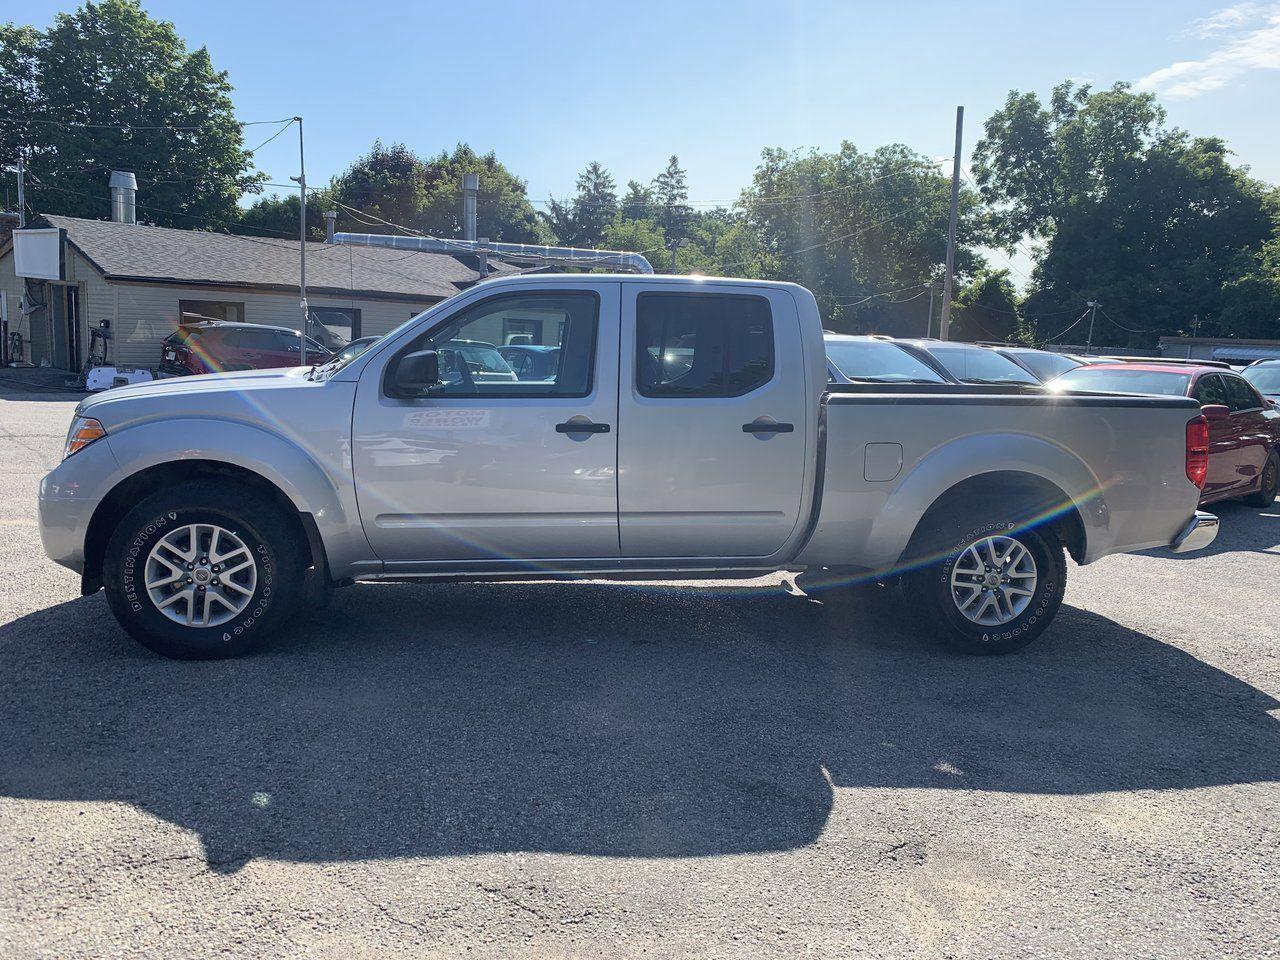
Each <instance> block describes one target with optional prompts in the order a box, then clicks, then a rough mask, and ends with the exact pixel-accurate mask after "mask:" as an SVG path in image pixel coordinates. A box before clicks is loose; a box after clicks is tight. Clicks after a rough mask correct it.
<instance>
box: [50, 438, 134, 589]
mask: <svg viewBox="0 0 1280 960" xmlns="http://www.w3.org/2000/svg"><path fill="white" fill-rule="evenodd" d="M109 442H110V438H108V437H103V438H102V439H101V440H95V441H94V442H93V443H91V444H89V446H87V447H85V448H84V449H83V450H81V451H80V452H79V453H77V454H75V455H74V456H71V457H68V458H67V459H65V460H63V461H62V462H61V463H60V464H58V465H57V466H56V467H54V468H53V470H51V471H50V472H49V473H48V474H47V475H46V476H45V477H44V479H43V480H41V481H40V496H39V500H38V501H37V506H38V508H39V518H40V541H41V543H42V545H43V546H44V552H45V553H46V554H47V555H48V557H49V559H50V560H53V561H54V562H55V563H58V564H61V565H62V566H64V567H67V568H68V569H71V570H74V571H75V572H76V573H83V572H84V559H85V558H84V543H85V535H86V534H87V533H88V530H89V521H90V519H92V517H93V513H94V511H95V510H96V509H97V507H98V503H99V502H100V501H101V500H102V496H103V494H104V493H105V492H106V491H107V490H110V489H111V487H112V486H113V485H114V481H115V480H116V478H117V477H118V474H119V469H120V468H119V464H117V463H116V458H115V456H114V455H113V454H112V453H111V449H110V447H109V445H108V444H109Z"/></svg>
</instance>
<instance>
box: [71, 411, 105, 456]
mask: <svg viewBox="0 0 1280 960" xmlns="http://www.w3.org/2000/svg"><path fill="white" fill-rule="evenodd" d="M106 435H107V431H106V430H105V429H104V428H103V426H102V424H100V423H99V422H98V421H97V420H95V419H93V417H76V418H75V419H74V420H72V421H71V429H70V430H68V431H67V446H66V449H65V450H63V451H62V459H63V460H65V459H67V457H69V456H71V455H72V454H73V453H79V452H80V451H81V450H83V449H84V448H85V447H87V446H88V445H89V444H91V443H93V441H95V440H98V439H100V438H102V437H105V436H106Z"/></svg>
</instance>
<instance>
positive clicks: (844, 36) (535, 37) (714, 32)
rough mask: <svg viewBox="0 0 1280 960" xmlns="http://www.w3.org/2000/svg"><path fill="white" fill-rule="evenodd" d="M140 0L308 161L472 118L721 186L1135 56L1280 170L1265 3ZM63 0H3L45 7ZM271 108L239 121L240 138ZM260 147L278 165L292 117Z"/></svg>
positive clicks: (1106, 72)
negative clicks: (771, 164)
mask: <svg viewBox="0 0 1280 960" xmlns="http://www.w3.org/2000/svg"><path fill="white" fill-rule="evenodd" d="M144 2H145V6H146V7H147V9H148V10H149V11H150V12H151V13H152V15H153V16H158V17H162V18H164V19H168V20H172V21H173V22H174V23H175V24H177V27H178V30H179V32H180V33H181V34H182V35H183V36H184V37H185V38H186V40H187V41H188V43H189V44H192V45H197V44H205V45H207V46H208V47H209V49H210V51H211V53H212V55H213V58H214V62H215V64H216V65H217V66H219V67H220V68H222V69H226V70H228V71H229V72H230V75H231V81H232V83H233V84H234V85H235V88H236V90H235V101H236V105H237V110H238V113H239V116H240V118H241V119H242V120H263V119H271V118H275V117H286V116H290V115H293V114H300V115H301V116H303V117H304V118H305V120H306V132H307V164H308V172H309V179H310V181H311V182H312V183H313V184H319V183H322V182H324V181H326V180H327V179H328V177H329V176H330V175H332V174H336V173H339V172H341V170H342V169H343V168H344V167H345V166H346V165H348V164H349V163H350V162H351V161H352V160H353V159H354V158H355V157H357V156H358V155H359V154H361V153H362V152H365V151H367V150H368V148H369V146H370V144H372V142H373V141H374V139H375V138H382V139H383V140H384V141H386V142H392V141H403V142H405V143H406V144H408V145H409V146H410V147H411V148H413V149H414V150H416V151H418V152H421V153H431V152H435V151H438V150H440V149H443V148H450V147H452V146H453V145H454V144H455V143H457V142H459V141H467V142H469V143H471V144H472V145H473V146H474V147H476V148H477V149H479V150H481V151H486V150H490V149H493V150H496V151H497V153H498V156H499V157H500V158H501V159H502V160H503V161H504V162H505V163H506V164H507V165H508V166H509V167H510V168H511V169H512V170H513V171H514V172H516V173H517V174H518V175H519V176H521V177H524V178H525V179H526V180H527V181H528V183H529V189H530V194H531V196H532V197H533V199H534V200H535V201H544V200H545V199H546V198H547V197H548V196H552V195H554V196H563V195H565V194H566V193H568V192H570V191H571V190H572V186H573V181H574V178H575V176H576V174H577V172H578V171H579V170H581V168H582V167H583V166H584V165H585V164H586V163H587V162H588V161H589V160H599V161H601V162H602V163H604V164H605V166H606V167H608V168H609V169H610V170H611V171H612V172H613V174H614V176H615V178H616V179H617V180H618V182H619V184H622V183H624V182H625V181H626V180H627V179H629V178H636V179H640V180H646V181H647V180H649V179H650V178H651V177H652V176H653V175H654V174H655V173H657V172H658V170H660V169H661V167H662V166H663V165H664V163H665V160H666V157H667V156H668V155H669V154H671V153H677V154H679V155H680V158H681V161H682V163H683V164H684V166H685V167H686V168H687V169H688V171H689V183H690V194H691V198H692V199H693V200H694V201H698V202H703V201H731V200H732V199H733V198H735V197H736V196H737V194H738V191H739V190H740V189H741V188H742V186H744V185H745V184H746V183H747V182H748V181H749V179H750V177H751V174H752V171H753V169H754V168H755V165H756V162H757V159H758V157H759V153H760V150H761V148H763V147H765V146H782V147H787V148H796V147H819V148H823V149H830V148H833V147H835V146H836V145H837V144H838V143H839V142H840V141H841V140H842V139H849V140H852V141H853V142H854V143H856V144H857V145H858V146H859V147H862V148H865V149H871V148H874V147H876V146H878V145H880V144H884V143H889V142H893V141H901V142H904V143H906V144H908V145H909V146H911V147H913V148H915V149H917V150H920V151H921V152H924V153H926V154H929V155H932V156H935V157H945V156H949V155H950V153H951V140H952V136H953V131H952V123H953V117H954V110H955V107H956V105H957V104H964V105H965V107H966V117H967V129H966V137H965V140H966V152H967V151H968V150H969V149H971V148H972V145H973V143H974V142H975V141H976V139H977V136H978V135H979V132H980V124H981V122H982V120H983V119H985V117H986V116H987V115H989V114H990V113H991V111H992V110H993V109H994V108H996V107H997V106H998V105H999V104H1000V103H1001V101H1002V100H1003V98H1004V96H1005V94H1006V92H1007V91H1008V90H1009V89H1010V88H1012V87H1017V88H1020V89H1033V90H1037V91H1040V92H1041V93H1042V94H1043V93H1046V92H1047V91H1048V90H1049V88H1050V87H1051V86H1052V85H1053V84H1054V83H1056V82H1058V81H1060V80H1062V79H1064V78H1066V77H1072V78H1081V79H1087V80H1091V81H1094V82H1096V83H1099V84H1109V83H1110V82H1112V81H1114V80H1118V79H1123V80H1132V81H1141V80H1143V79H1144V78H1145V83H1146V85H1147V86H1149V87H1151V88H1152V89H1155V90H1157V92H1160V93H1161V94H1162V97H1163V101H1164V103H1165V105H1166V107H1167V108H1168V110H1169V114H1170V118H1171V120H1172V122H1174V123H1175V124H1177V125H1179V126H1183V127H1186V128H1187V129H1189V130H1191V131H1192V132H1194V133H1199V134H1216V135H1219V136H1222V137H1224V138H1225V139H1226V140H1227V142H1228V144H1229V145H1230V146H1231V147H1232V148H1233V149H1234V150H1235V151H1236V153H1237V155H1238V159H1239V160H1240V161H1242V162H1245V163H1248V164H1250V165H1251V166H1252V167H1253V169H1254V172H1255V173H1256V174H1257V175H1258V176H1261V177H1263V178H1264V179H1267V180H1270V181H1272V182H1280V153H1278V149H1277V148H1278V147H1280V124H1277V122H1276V121H1277V111H1276V109H1275V105H1276V104H1278V103H1280V3H1239V4H1235V5H1234V6H1224V5H1223V4H1221V3H1217V4H1215V3H1212V2H1210V3H1204V2H1191V0H1165V2H1161V3H1159V4H1156V3H1126V2H1116V0H1112V2H1107V3H1096V2H1077V3H1074V4H1063V3H1061V2H1055V3H1052V4H1050V3H1001V4H996V3H982V2H969V3H966V4H963V5H957V4H954V3H932V2H929V3H911V2H906V3H896V4H884V3H874V4H873V3H849V2H846V3H838V2H830V3H829V2H793V3H787V2H783V0H772V2H756V3H738V4H730V3H700V2H695V0H686V2H683V3H667V2H659V0H648V2H646V3H643V4H610V3H606V2H602V0H594V2H589V3H588V2H547V3H543V4H537V5H535V4H532V3H503V2H496V0H490V2H489V3H485V4H464V3H449V4H445V3H436V2H412V3H410V2H399V3H392V2H382V0H366V2H363V3H351V2H350V0H343V2H327V0H324V2H311V3H307V4H306V5H305V6H304V5H300V4H299V5H292V4H284V3H264V2H261V0H258V2H253V3H249V2H242V0H219V2H216V3H209V2H207V0H200V2H193V0H144ZM70 5H71V0H64V2H62V3H54V2H47V0H25V2H24V3H23V4H21V6H20V8H18V10H14V9H13V8H10V10H11V12H10V14H9V16H14V15H15V14H16V15H17V17H19V18H20V19H22V20H25V21H27V22H30V23H33V24H35V25H37V26H41V27H43V26H47V25H48V24H49V23H50V22H51V21H52V19H53V16H54V14H55V13H56V12H57V11H58V10H59V9H67V8H68V7H69V6H70ZM19 11H20V12H19ZM270 130H271V128H269V127H251V128H249V130H248V135H247V140H248V143H249V145H251V146H252V145H253V144H255V143H256V142H258V141H259V140H260V139H262V138H263V137H265V136H266V135H267V134H268V133H270ZM260 132H261V133H262V136H261V137H260V136H259V133H260ZM258 159H259V165H260V167H261V168H262V169H264V170H265V171H267V172H268V173H269V174H270V175H271V177H272V179H273V180H276V181H285V178H287V177H288V176H289V175H291V174H295V173H296V172H297V169H296V140H295V139H293V137H292V134H290V135H286V136H283V137H280V138H279V139H277V140H276V141H275V142H274V143H272V144H270V145H269V146H268V147H266V148H264V149H263V150H262V151H261V153H260V155H259V158H258Z"/></svg>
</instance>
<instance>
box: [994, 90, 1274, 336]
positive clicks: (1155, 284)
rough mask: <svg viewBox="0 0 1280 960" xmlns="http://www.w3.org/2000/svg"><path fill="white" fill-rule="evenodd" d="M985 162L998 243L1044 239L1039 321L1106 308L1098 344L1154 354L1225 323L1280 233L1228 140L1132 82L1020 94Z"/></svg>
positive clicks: (998, 123)
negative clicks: (1183, 336) (1207, 325)
mask: <svg viewBox="0 0 1280 960" xmlns="http://www.w3.org/2000/svg"><path fill="white" fill-rule="evenodd" d="M974 160H975V168H974V172H975V177H976V179H977V182H978V184H979V186H980V188H981V190H982V193H983V196H984V198H985V199H986V200H987V201H988V202H990V203H991V204H992V205H993V207H994V208H995V213H994V216H993V223H994V225H995V228H996V231H997V234H998V237H999V240H1000V242H1001V243H1003V244H1007V245H1012V244H1014V243H1016V242H1017V241H1018V240H1019V239H1021V238H1023V237H1034V238H1040V239H1043V240H1044V241H1045V242H1044V244H1043V245H1042V247H1043V253H1042V255H1041V256H1040V260H1039V263H1038V264H1037V267H1036V270H1035V274H1034V276H1035V283H1034V285H1033V287H1032V289H1031V290H1030V292H1029V294H1028V297H1027V299H1026V303H1025V308H1026V312H1027V314H1028V315H1029V316H1037V315H1048V314H1054V315H1056V316H1055V319H1054V320H1053V324H1054V326H1059V325H1060V323H1059V321H1060V320H1061V319H1063V318H1064V317H1067V316H1069V315H1070V314H1071V313H1072V312H1073V311H1078V310H1083V309H1084V306H1085V302H1086V301H1087V300H1090V299H1096V300H1099V301H1101V303H1102V304H1103V311H1102V312H1100V314H1099V317H1098V322H1097V326H1096V329H1095V334H1094V341H1095V343H1102V344H1119V345H1130V346H1151V345H1152V344H1154V343H1155V341H1156V338H1157V337H1158V336H1159V335H1160V334H1161V333H1167V334H1173V333H1179V332H1189V331H1190V328H1191V326H1192V323H1193V320H1194V318H1195V317H1197V316H1198V317H1199V318H1200V319H1201V320H1202V321H1205V320H1209V321H1211V322H1216V321H1217V318H1218V317H1219V315H1220V314H1222V312H1223V310H1224V308H1225V302H1224V289H1225V287H1226V285H1228V284H1230V283H1232V282H1233V281H1235V280H1236V279H1238V278H1239V276H1240V274H1241V271H1242V269H1245V266H1246V265H1247V264H1248V263H1250V262H1254V261H1256V257H1257V255H1258V253H1259V251H1260V249H1261V247H1262V245H1263V244H1264V243H1265V242H1266V241H1267V240H1268V238H1270V237H1271V236H1272V235H1273V233H1274V229H1275V228H1274V223H1273V217H1272V216H1271V214H1269V212H1268V209H1267V197H1266V193H1267V192H1266V189H1265V188H1264V187H1263V186H1262V185H1261V184H1259V183H1258V182H1257V181H1255V180H1253V179H1251V178H1250V177H1249V176H1248V175H1247V171H1245V170H1244V169H1242V168H1239V167H1235V166H1233V165H1232V164H1231V163H1230V161H1229V152H1228V151H1227V149H1226V146H1225V145H1224V144H1223V143H1222V141H1221V140H1218V139H1216V138H1209V137H1191V136H1190V135H1189V134H1187V133H1186V132H1184V131H1181V130H1177V129H1170V128H1168V127H1167V126H1166V125H1165V114H1164V111H1163V109H1162V108H1161V107H1160V105H1159V103H1158V102H1157V101H1156V99H1155V97H1154V96H1152V95H1151V94H1148V93H1134V92H1133V91H1132V90H1131V89H1130V88H1129V86H1128V85H1127V84H1123V83H1118V84H1115V85H1114V86H1112V87H1110V88H1109V89H1106V90H1102V91H1098V92H1094V91H1093V90H1092V89H1091V88H1090V87H1088V86H1082V87H1075V86H1074V85H1073V84H1071V83H1069V82H1068V83H1063V84H1060V85H1059V86H1057V87H1056V88H1055V89H1054V91H1053V94H1052V96H1051V97H1050V101H1049V105H1048V107H1045V106H1043V105H1042V104H1041V102H1040V100H1039V98H1038V97H1037V96H1036V95H1035V94H1034V93H1020V92H1018V91H1012V92H1011V93H1010V94H1009V96H1008V98H1007V100H1006V101H1005V105H1004V107H1003V108H1002V109H1000V110H998V111H997V112H996V113H995V114H993V115H992V116H991V118H990V119H988V120H987V122H986V125H985V135H984V137H983V139H982V140H981V141H980V142H979V144H978V146H977V148H976V150H975V152H974Z"/></svg>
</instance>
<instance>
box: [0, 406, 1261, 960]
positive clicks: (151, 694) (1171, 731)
mask: <svg viewBox="0 0 1280 960" xmlns="http://www.w3.org/2000/svg"><path fill="white" fill-rule="evenodd" d="M70 412H71V403H70V402H69V401H68V400H66V399H65V398H61V397H59V396H58V395H57V394H52V393H48V394H45V395H36V394H25V395H12V394H11V395H8V397H7V399H6V398H4V397H2V396H0V464H3V467H2V468H0V469H3V477H4V485H3V490H4V495H3V497H2V498H0V653H2V654H3V659H4V669H3V670H2V671H0V730H2V731H3V734H2V735H0V954H2V955H4V956H6V957H33V956H42V957H43V956H48V957H71V956H94V957H99V956H155V955H159V954H162V955H169V956H183V957H203V956H220V955H234V956H255V957H257V956H261V957H279V956H304V955H305V956H319V957H343V958H347V957H430V956H454V955H458V954H463V953H466V954H467V955H469V956H475V957H504V958H505V957H531V956H539V957H544V956H546V957H588V956H589V957H597V956H601V955H610V956H613V955H617V956H646V957H677V956H715V957H744V958H745V957H752V958H755V957H773V956H778V957H782V956H787V957H791V956H796V955H806V956H832V957H837V956H839V957H844V956H850V955H853V954H860V955H869V956H884V957H889V956H913V957H968V956H975V957H976V956H983V957H987V956H992V957H996V956H998V957H1020V956H1046V955H1058V956H1073V957H1086V956H1089V957H1093V956H1096V957H1114V956H1122V955H1124V956H1143V957H1206V958H1209V957H1214V958H1216V957H1225V956H1250V957H1257V956H1276V955H1280V880H1278V879H1277V868H1278V867H1280V788H1278V786H1277V781H1278V780H1280V713H1278V712H1277V708H1280V702H1278V701H1277V696H1280V657H1277V647H1278V645H1280V639H1278V638H1280V620H1278V616H1280V615H1278V614H1277V610H1278V608H1280V586H1278V585H1280V547H1278V546H1277V545H1278V544H1280V510H1278V509H1277V508H1271V509H1267V510H1263V511H1258V510H1256V509H1248V508H1244V507H1239V506H1235V505H1226V506H1223V507H1221V509H1220V511H1219V512H1220V513H1221V515H1222V517H1223V531H1222V533H1221V535H1220V536H1219V538H1218V542H1217V543H1216V544H1215V545H1214V546H1213V548H1211V550H1209V551H1208V552H1206V553H1204V554H1200V555H1196V556H1194V557H1190V558H1181V559H1178V558H1172V557H1171V556H1168V555H1166V556H1155V555H1150V556H1132V557H1115V558H1111V559H1108V560H1104V561H1102V562H1100V563H1098V564H1096V565H1094V566H1092V567H1089V568H1085V569H1080V570H1075V569H1073V570H1072V571H1071V573H1072V578H1071V582H1070V586H1069V588H1068V592H1067V602H1066V605H1065V606H1064V607H1063V609H1062V613H1061V614H1060V616H1059V619H1058V621H1057V623H1056V624H1055V626H1054V627H1053V628H1052V629H1051V630H1050V632H1049V633H1048V634H1047V635H1046V636H1045V637H1044V638H1043V639H1042V640H1041V641H1039V642H1038V643H1037V644H1035V645H1033V647H1031V648H1030V649H1028V650H1026V651H1024V652H1023V653H1021V654H1018V655H1015V656H1013V657H1009V658H1004V659H1000V660H986V659H981V660H979V659H963V658H958V657H955V656H952V655H950V654H948V653H946V652H944V651H943V650H941V649H940V648H939V647H937V646H936V645H935V644H934V643H932V642H931V641H929V640H928V639H927V638H920V637H915V636H911V635H907V634H905V633H904V632H903V631H902V630H901V628H900V626H899V623H898V619H897V617H896V616H895V613H894V610H893V609H892V607H891V606H890V605H889V604H887V603H886V602H885V600H884V599H883V598H882V597H879V596H877V595H875V593H874V591H865V592H864V593H863V594H861V595H858V596H853V597H851V596H831V595H820V596H818V597H816V598H806V597H803V596H793V595H790V594H789V593H788V592H786V591H785V590H783V589H781V588H780V587H779V584H778V580H777V578H774V579H769V580H760V581H756V582H754V583H752V584H748V585H735V584H727V583H708V582H705V581H703V582H696V583H665V584H653V585H646V586H609V585H603V584H511V585H482V586H415V585H359V586H356V587H353V588H351V589H349V590H343V591H340V592H339V593H338V594H337V595H336V596H335V599H334V603H333V605H332V607H331V609H330V611H329V612H328V614H327V616H326V618H325V619H324V620H319V621H315V620H313V621H312V622H309V623H307V624H306V625H305V626H301V627H299V628H298V629H297V630H295V631H294V632H293V633H292V634H291V635H289V636H284V637H281V638H280V639H279V641H278V642H277V643H275V644H274V645H273V646H272V647H271V649H270V650H268V651H267V652H265V653H263V654H261V655H259V656H256V657H253V658H250V659H247V660H242V661H237V662H230V663H208V664H183V663H173V662H168V661H165V660H161V659H158V658H156V657H154V656H152V655H150V654H149V653H147V652H146V651H145V650H143V649H142V648H141V647H138V646H137V645H135V644H134V643H133V642H132V641H130V640H129V639H128V637H126V635H125V634H124V633H123V631H122V630H120V629H119V627H117V626H116V624H115V622H114V620H112V618H111V616H110V615H109V613H108V612H107V609H106V605H105V604H104V602H103V599H102V597H101V595H98V596H93V597H88V598H80V597H78V596H77V594H78V592H79V591H78V579H77V577H76V576H75V575H73V574H72V573H70V572H68V571H65V570H62V569H61V568H59V567H56V566H54V565H53V564H52V563H50V562H49V561H48V560H46V559H45V557H44V555H43V552H42V551H41V549H40V545H39V537H38V534H37V530H36V524H35V507H34V502H33V501H34V497H35V491H36V485H37V482H38V479H39V477H40V475H41V474H42V473H44V472H45V471H46V470H47V469H48V468H49V467H51V466H52V465H53V464H54V463H55V462H56V459H57V458H58V457H59V456H60V453H61V445H62V440H63V436H64V433H65V430H66V425H67V422H68V418H69V415H70Z"/></svg>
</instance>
